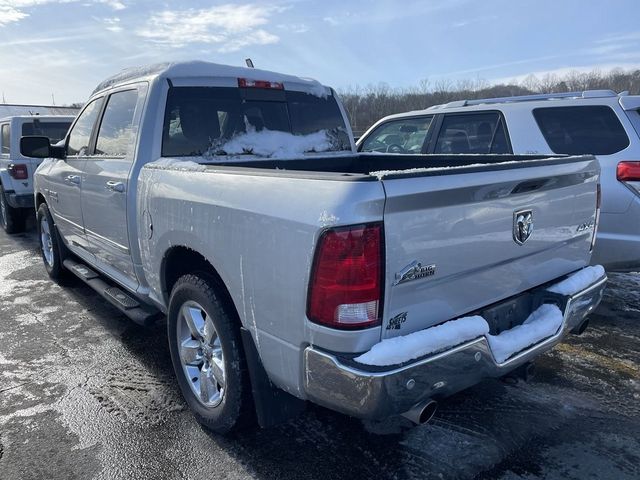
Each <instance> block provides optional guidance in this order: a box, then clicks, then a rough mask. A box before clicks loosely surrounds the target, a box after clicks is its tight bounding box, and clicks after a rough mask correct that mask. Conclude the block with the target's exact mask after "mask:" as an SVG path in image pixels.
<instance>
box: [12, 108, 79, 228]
mask: <svg viewBox="0 0 640 480" xmlns="http://www.w3.org/2000/svg"><path fill="white" fill-rule="evenodd" d="M73 118H74V117H72V116H53V115H47V116H45V115H42V116H30V115H29V116H27V115H23V116H14V117H7V118H2V119H0V226H2V228H4V230H5V231H6V232H7V233H16V232H21V231H23V230H24V226H25V220H26V216H27V215H31V214H32V213H33V182H32V180H33V173H34V172H35V170H36V168H37V167H38V165H39V164H40V160H36V159H34V158H28V157H25V156H23V155H21V154H20V137H21V136H23V135H43V136H45V137H48V138H49V139H50V140H52V141H53V142H57V141H59V140H61V139H62V138H64V136H65V134H66V133H67V130H68V129H69V126H70V125H71V122H72V120H73Z"/></svg>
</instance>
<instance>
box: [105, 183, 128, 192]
mask: <svg viewBox="0 0 640 480" xmlns="http://www.w3.org/2000/svg"><path fill="white" fill-rule="evenodd" d="M107 189H108V190H111V191H112V192H118V193H124V183H122V182H114V181H111V180H110V181H108V182H107Z"/></svg>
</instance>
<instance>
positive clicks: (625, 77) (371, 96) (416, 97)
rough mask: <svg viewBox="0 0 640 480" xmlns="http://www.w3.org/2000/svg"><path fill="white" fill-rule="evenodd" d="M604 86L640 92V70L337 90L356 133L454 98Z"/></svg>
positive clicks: (504, 95) (371, 86)
mask: <svg viewBox="0 0 640 480" xmlns="http://www.w3.org/2000/svg"><path fill="white" fill-rule="evenodd" d="M605 89H606V90H613V91H615V92H618V93H619V92H623V91H628V92H629V93H630V94H632V95H638V94H640V70H632V71H624V70H622V69H614V70H611V71H609V72H601V71H600V70H593V71H591V72H577V71H574V72H570V73H567V74H566V75H556V74H546V75H544V76H542V77H540V78H539V77H537V76H535V75H529V76H528V77H526V78H524V79H523V80H521V81H514V82H510V83H508V84H499V85H491V84H490V83H489V82H488V81H486V80H483V79H480V78H477V79H474V80H470V79H469V80H459V81H457V82H453V81H451V80H446V79H445V80H442V79H440V80H437V81H435V82H431V81H430V80H428V79H424V80H421V81H420V82H419V83H418V84H417V85H416V86H414V87H409V88H392V87H390V86H389V85H387V84H386V83H380V84H377V85H367V86H366V87H360V86H355V87H349V88H346V89H342V90H340V91H339V92H338V93H339V95H340V98H341V99H342V102H343V103H344V107H345V109H346V111H347V114H348V115H349V120H350V122H351V126H352V128H353V132H354V134H355V135H356V136H358V135H361V134H362V133H363V132H364V131H365V130H366V129H367V128H369V127H370V126H371V125H372V124H373V123H375V122H376V121H377V120H379V119H380V118H382V117H384V116H386V115H390V114H392V113H400V112H407V111H410V110H421V109H424V108H427V107H430V106H432V105H439V104H442V103H448V102H452V101H454V100H471V99H478V98H492V97H510V96H514V95H531V94H536V93H562V92H574V91H575V92H580V91H583V90H605Z"/></svg>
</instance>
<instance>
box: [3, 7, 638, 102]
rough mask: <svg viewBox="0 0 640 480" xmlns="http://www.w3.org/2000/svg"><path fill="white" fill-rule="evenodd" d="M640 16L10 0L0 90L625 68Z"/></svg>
mask: <svg viewBox="0 0 640 480" xmlns="http://www.w3.org/2000/svg"><path fill="white" fill-rule="evenodd" d="M639 14H640V1H639V0H610V1H607V2H602V1H600V2H596V1H593V2H588V1H585V0H581V1H574V0H535V1H534V0H446V1H444V0H428V1H427V0H425V1H414V0H401V1H395V2H394V1H383V0H368V1H365V0H355V1H345V0H343V1H336V0H316V1H313V0H311V1H307V0H266V1H253V2H251V1H243V0H240V1H235V2H230V1H229V0H226V1H206V2H205V1H194V0H181V1H175V2H174V1H163V0H159V1H158V0H139V1H135V0H0V65H2V70H1V72H2V73H0V94H2V95H3V96H4V99H5V101H6V102H7V103H27V104H51V103H52V102H55V104H57V105H62V104H69V103H74V102H79V103H82V102H85V101H86V99H87V98H88V97H89V95H90V93H91V92H92V91H93V89H94V87H95V86H96V85H97V84H98V83H100V81H102V80H103V79H105V78H107V77H109V76H111V75H113V74H115V73H117V72H119V71H120V70H122V69H124V68H127V67H133V66H140V65H145V64H150V63H158V62H165V61H178V60H207V61H212V62H216V63H223V64H229V65H244V59H245V58H247V57H250V58H251V59H252V60H253V63H254V64H255V66H256V67H257V68H262V69H267V70H275V71H278V72H283V73H290V74H295V75H300V76H305V77H313V78H316V79H318V80H319V81H321V82H322V83H324V84H326V85H330V86H333V87H334V88H337V89H348V88H351V87H355V86H361V87H365V86H368V85H378V84H381V83H384V84H387V85H388V86H390V87H401V88H402V87H411V86H416V85H418V84H419V83H420V82H421V81H425V80H427V81H428V82H429V84H430V85H434V84H435V83H436V82H438V81H442V80H450V81H452V82H457V81H458V80H464V79H471V80H476V79H483V80H486V81H488V82H490V83H499V82H506V81H509V80H512V79H515V80H522V79H523V78H524V77H526V76H527V75H529V74H531V73H534V74H536V75H538V76H543V75H544V74H545V73H549V72H552V73H558V74H562V73H566V72H569V71H571V70H578V71H586V70H593V69H596V68H598V69H600V70H601V71H603V72H605V71H608V70H610V69H612V68H615V67H619V68H623V69H625V70H628V69H635V68H638V67H640V48H639V47H640V28H639V27H638V18H640V15H639ZM0 101H1V98H0Z"/></svg>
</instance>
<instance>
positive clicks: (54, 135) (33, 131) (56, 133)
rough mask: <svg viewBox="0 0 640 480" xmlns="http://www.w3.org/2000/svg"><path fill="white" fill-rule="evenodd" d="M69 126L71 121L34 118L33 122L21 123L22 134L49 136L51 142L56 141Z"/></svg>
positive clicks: (60, 138) (61, 137)
mask: <svg viewBox="0 0 640 480" xmlns="http://www.w3.org/2000/svg"><path fill="white" fill-rule="evenodd" d="M70 126H71V122H42V121H40V120H38V119H35V120H34V121H33V122H29V123H23V124H22V136H23V137H26V136H29V135H38V136H40V137H49V140H51V143H58V142H59V141H60V140H62V139H63V138H64V136H65V135H66V134H67V130H69V127H70Z"/></svg>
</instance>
